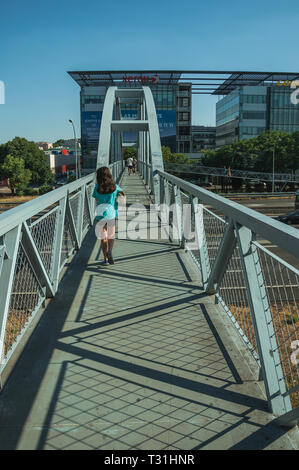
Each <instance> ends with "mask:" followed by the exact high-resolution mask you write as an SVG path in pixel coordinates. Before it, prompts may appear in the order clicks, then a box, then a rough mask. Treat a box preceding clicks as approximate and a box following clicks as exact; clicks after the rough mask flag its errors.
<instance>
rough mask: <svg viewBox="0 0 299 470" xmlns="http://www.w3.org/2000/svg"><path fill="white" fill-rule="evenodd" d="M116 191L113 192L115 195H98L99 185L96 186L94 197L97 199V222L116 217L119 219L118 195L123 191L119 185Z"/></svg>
mask: <svg viewBox="0 0 299 470" xmlns="http://www.w3.org/2000/svg"><path fill="white" fill-rule="evenodd" d="M115 186H116V189H115V191H113V193H109V194H103V193H98V191H97V189H98V185H97V184H96V185H95V188H94V190H93V193H92V197H94V198H95V199H96V204H97V208H96V214H97V215H96V220H101V219H107V220H111V219H114V218H115V217H118V205H117V201H116V198H117V195H118V193H119V192H120V191H122V189H121V188H120V187H119V186H118V184H116V185H115Z"/></svg>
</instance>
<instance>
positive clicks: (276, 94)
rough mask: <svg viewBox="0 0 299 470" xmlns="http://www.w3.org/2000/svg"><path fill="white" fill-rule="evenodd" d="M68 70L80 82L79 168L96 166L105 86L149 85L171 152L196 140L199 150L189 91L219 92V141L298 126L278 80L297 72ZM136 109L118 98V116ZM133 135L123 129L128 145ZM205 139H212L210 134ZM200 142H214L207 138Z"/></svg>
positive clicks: (287, 91)
mask: <svg viewBox="0 0 299 470" xmlns="http://www.w3.org/2000/svg"><path fill="white" fill-rule="evenodd" d="M68 73H69V75H70V76H71V77H72V78H73V79H74V80H75V82H76V83H77V84H78V85H79V86H80V101H81V104H80V110H81V150H82V160H83V169H87V170H88V169H94V168H95V166H96V158H97V151H98V139H99V132H100V125H101V118H102V111H103V105H104V101H105V95H106V91H107V89H108V87H109V86H117V87H119V88H123V87H125V88H132V87H133V88H140V87H141V86H144V85H146V86H149V87H151V90H152V92H153V96H154V100H155V104H156V110H157V118H158V124H159V128H160V136H161V143H162V145H166V146H169V147H170V148H171V150H172V152H178V153H182V152H183V153H187V154H190V153H193V152H194V146H195V147H196V150H195V152H197V151H198V148H199V147H201V145H202V144H201V139H202V136H199V135H198V133H197V137H195V135H196V132H195V133H194V132H193V135H194V138H193V140H192V96H193V95H195V94H210V95H217V96H219V97H221V99H220V100H219V102H218V103H217V109H216V121H217V122H216V127H217V129H216V145H217V146H219V145H224V144H226V143H230V142H233V141H234V140H235V139H240V138H248V137H249V138H250V137H252V136H254V135H258V134H259V133H260V132H262V130H265V129H268V128H269V129H282V130H288V131H289V132H290V131H291V130H296V129H298V112H299V106H298V109H297V108H296V109H295V108H294V105H291V104H290V103H289V102H288V99H289V95H290V89H287V87H285V86H277V84H278V83H282V84H285V83H286V82H287V81H293V80H298V79H299V73H293V72H292V73H284V72H239V71H238V72H230V71H198V70H195V71H194V70H193V71H192V70H191V71H190V70H189V71H188V70H185V71H178V70H169V71H165V70H164V71H159V70H158V71H157V70H155V71H153V70H151V71H145V70H143V71H140V70H137V71H136V70H135V71H132V70H131V71H78V72H68ZM135 107H136V105H135ZM136 114H137V110H136V109H135V108H134V105H132V104H123V105H122V104H121V117H122V119H134V116H136ZM194 127H198V126H194ZM209 132H210V130H209V131H208V133H209ZM213 132H214V131H213ZM201 133H202V131H201V130H200V129H199V134H201ZM211 133H212V130H211ZM134 139H135V141H136V139H137V136H136V134H135V135H130V134H128V133H123V142H124V143H126V144H127V145H130V144H132V143H134ZM194 139H195V140H194ZM207 139H210V141H211V140H212V136H210V137H209V138H208V137H207ZM196 140H198V141H197V142H196ZM203 145H205V146H208V145H213V144H210V143H208V141H207V142H206V143H205V144H203Z"/></svg>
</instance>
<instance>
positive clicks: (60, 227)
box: [51, 196, 67, 292]
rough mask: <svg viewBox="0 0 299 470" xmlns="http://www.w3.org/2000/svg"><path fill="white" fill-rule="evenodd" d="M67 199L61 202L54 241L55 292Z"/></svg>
mask: <svg viewBox="0 0 299 470" xmlns="http://www.w3.org/2000/svg"><path fill="white" fill-rule="evenodd" d="M66 198H67V196H65V197H64V198H63V199H61V200H60V201H59V206H58V211H57V219H56V230H55V238H54V240H53V246H54V255H53V264H52V272H51V278H52V283H53V288H54V292H56V291H57V289H58V282H59V273H60V260H61V249H62V240H63V234H64V221H65V212H66Z"/></svg>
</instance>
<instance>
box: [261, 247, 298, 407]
mask: <svg viewBox="0 0 299 470" xmlns="http://www.w3.org/2000/svg"><path fill="white" fill-rule="evenodd" d="M253 250H255V251H256V253H257V254H258V257H259V261H260V267H261V270H262V274H263V278H264V284H265V288H266V293H267V299H268V305H269V309H270V314H271V318H272V323H273V327H274V334H275V339H276V343H277V351H278V353H279V357H280V361H281V365H282V370H283V376H284V380H285V384H286V387H287V390H288V391H289V392H290V393H291V392H292V391H293V393H291V401H292V404H293V405H295V406H298V405H299V389H298V390H296V388H298V387H299V364H298V360H297V359H296V358H295V357H294V354H293V353H294V349H296V350H298V349H299V273H298V270H296V269H295V268H293V267H292V266H290V265H288V264H287V263H284V262H283V261H282V260H280V259H279V258H277V257H275V256H273V254H272V253H270V252H269V251H268V250H266V249H265V248H264V247H262V246H261V245H260V244H258V243H256V244H254V245H253ZM292 346H293V347H292ZM273 352H274V351H273Z"/></svg>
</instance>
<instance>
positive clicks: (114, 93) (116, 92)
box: [97, 87, 164, 204]
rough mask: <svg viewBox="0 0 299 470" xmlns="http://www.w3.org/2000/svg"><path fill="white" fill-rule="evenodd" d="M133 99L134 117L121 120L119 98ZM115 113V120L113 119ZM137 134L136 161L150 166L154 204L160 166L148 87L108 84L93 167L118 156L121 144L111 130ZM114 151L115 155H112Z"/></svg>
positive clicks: (160, 152) (156, 130)
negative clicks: (113, 85) (135, 109)
mask: <svg viewBox="0 0 299 470" xmlns="http://www.w3.org/2000/svg"><path fill="white" fill-rule="evenodd" d="M126 99H129V100H131V102H132V100H133V101H134V99H135V100H136V104H137V106H138V109H139V113H138V119H130V120H127V119H121V113H120V107H121V104H120V100H124V101H125V100H126ZM115 116H117V117H118V119H115ZM124 131H129V132H132V131H133V132H137V133H138V160H140V161H141V162H143V163H147V164H148V165H150V166H151V178H150V179H151V181H152V189H153V193H154V196H155V202H156V204H159V201H160V188H159V175H158V171H159V170H162V171H163V169H164V167H163V158H162V150H161V141H160V133H159V126H158V120H157V113H156V107H155V103H154V99H153V95H152V92H151V89H150V88H149V87H142V88H135V89H134V88H117V87H109V88H108V90H107V93H106V98H105V103H104V109H103V115H102V122H101V129H100V136H99V147H98V157H97V168H99V167H101V166H108V165H109V164H110V163H111V161H110V160H113V161H115V160H120V159H122V152H121V145H118V146H117V145H115V139H114V138H113V134H114V133H119V141H120V144H121V133H122V132H124ZM115 152H116V153H118V155H115Z"/></svg>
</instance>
